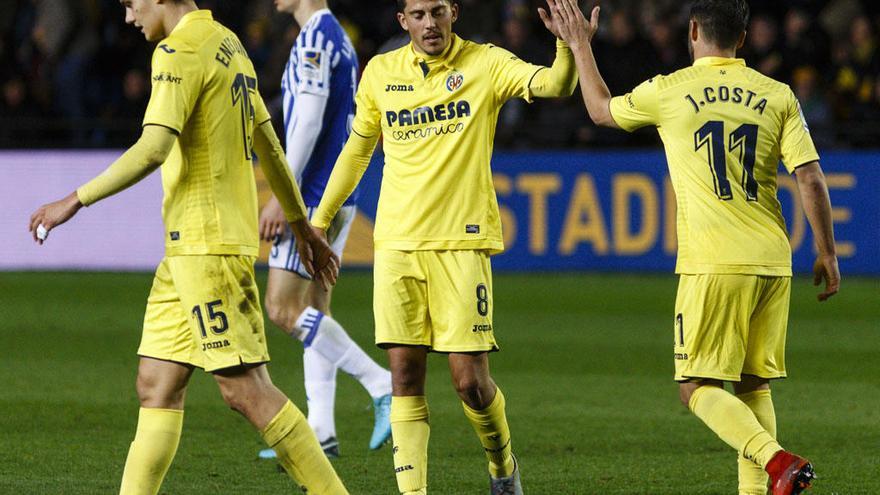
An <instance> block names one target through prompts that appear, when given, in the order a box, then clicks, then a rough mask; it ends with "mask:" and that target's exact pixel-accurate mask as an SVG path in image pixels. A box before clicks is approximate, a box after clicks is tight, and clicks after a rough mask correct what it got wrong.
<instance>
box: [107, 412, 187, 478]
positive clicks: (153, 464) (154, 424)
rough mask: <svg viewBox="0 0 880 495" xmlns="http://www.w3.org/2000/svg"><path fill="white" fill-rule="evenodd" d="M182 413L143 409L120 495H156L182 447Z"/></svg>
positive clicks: (127, 461)
mask: <svg viewBox="0 0 880 495" xmlns="http://www.w3.org/2000/svg"><path fill="white" fill-rule="evenodd" d="M182 429H183V411H180V410H177V409H150V408H144V407H142V408H141V409H140V413H139V414H138V426H137V432H136V433H135V435H134V441H133V442H131V447H130V448H129V449H128V458H127V459H126V460H125V471H123V473H122V486H121V487H120V489H119V493H120V495H155V494H156V493H158V492H159V487H160V486H162V480H163V479H164V478H165V473H167V472H168V467H169V466H171V461H172V460H173V459H174V454H175V453H176V452H177V445H178V444H179V443H180V431H181V430H182Z"/></svg>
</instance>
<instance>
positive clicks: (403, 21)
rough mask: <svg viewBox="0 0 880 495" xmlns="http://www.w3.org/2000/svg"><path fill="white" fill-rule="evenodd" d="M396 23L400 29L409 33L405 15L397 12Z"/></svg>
mask: <svg viewBox="0 0 880 495" xmlns="http://www.w3.org/2000/svg"><path fill="white" fill-rule="evenodd" d="M397 22H399V23H400V27H402V28H403V30H404V31H406V32H409V27H408V26H407V24H406V14H404V13H403V12H398V13H397Z"/></svg>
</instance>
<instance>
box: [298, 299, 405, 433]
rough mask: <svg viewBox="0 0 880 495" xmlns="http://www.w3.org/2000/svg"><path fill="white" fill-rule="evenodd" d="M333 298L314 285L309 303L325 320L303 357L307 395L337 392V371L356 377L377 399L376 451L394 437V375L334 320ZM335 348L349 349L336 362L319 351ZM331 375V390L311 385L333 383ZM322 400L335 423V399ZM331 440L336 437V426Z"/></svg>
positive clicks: (310, 420)
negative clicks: (325, 382)
mask: <svg viewBox="0 0 880 495" xmlns="http://www.w3.org/2000/svg"><path fill="white" fill-rule="evenodd" d="M332 295H333V290H332V289H330V290H324V289H323V288H322V287H321V286H320V285H318V284H316V283H312V284H311V286H310V287H309V294H308V301H309V303H310V306H311V307H313V308H316V309H317V310H318V311H320V312H321V313H323V314H324V317H323V318H321V325H319V326H318V329H317V332H316V335H315V338H314V339H313V340H312V345H310V346H308V347H306V348H305V353H304V354H303V366H304V368H305V377H306V393H311V392H312V391H314V392H315V393H318V394H324V393H325V392H324V390H331V391H335V385H336V382H335V373H336V369H337V367H338V368H339V369H342V370H343V371H344V372H346V373H348V374H349V375H351V376H352V377H354V378H355V379H356V380H357V381H358V382H359V383H360V384H361V385H362V386H363V387H364V389H365V390H366V391H367V393H368V394H370V397H371V398H372V399H373V432H372V434H371V435H370V443H369V448H370V449H371V450H375V449H378V448H380V447H381V446H382V445H383V444H384V443H385V441H386V440H388V438H389V437H390V436H391V422H390V413H391V372H389V371H388V370H386V369H385V368H383V367H381V366H379V364H377V363H376V361H374V360H373V358H371V357H370V356H369V355H368V354H367V353H366V352H365V351H364V350H363V349H362V348H361V347H360V346H359V345H358V344H357V343H355V342H354V341H353V340H352V339H351V338H350V337H349V336H348V333H347V332H346V331H345V330H344V329H343V328H342V327H341V326H340V325H339V324H338V323H337V322H336V320H334V319H333V318H332V316H331V314H330V300H331V297H332ZM331 345H332V346H333V347H344V348H345V352H344V353H343V354H342V356H341V357H340V358H339V359H338V360H337V361H335V362H333V361H331V360H330V359H328V358H327V357H325V355H324V354H322V353H320V352H319V351H318V349H323V348H324V347H325V346H331ZM331 373H332V374H333V378H332V379H333V388H330V387H329V383H328V386H327V387H324V388H323V389H322V388H321V387H320V385H311V384H310V381H311V380H312V379H313V378H314V379H315V381H320V380H325V381H327V382H329V381H330V375H331ZM319 398H320V399H326V400H327V402H328V404H321V405H319V407H321V408H324V409H326V410H329V411H330V413H331V421H332V411H333V399H334V397H333V396H330V397H329V398H328V397H326V395H319ZM311 400H312V399H311V395H310V396H309V423H310V424H311V423H312V419H311V417H312V412H311V407H312V406H311ZM316 431H317V430H316ZM331 436H332V437H335V436H336V430H335V425H334V429H333V434H332V435H331ZM320 438H321V437H320V436H319V439H320Z"/></svg>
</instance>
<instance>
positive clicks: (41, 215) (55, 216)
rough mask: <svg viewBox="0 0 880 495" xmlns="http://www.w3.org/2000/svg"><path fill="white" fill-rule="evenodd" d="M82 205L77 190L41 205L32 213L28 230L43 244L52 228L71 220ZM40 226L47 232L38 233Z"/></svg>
mask: <svg viewBox="0 0 880 495" xmlns="http://www.w3.org/2000/svg"><path fill="white" fill-rule="evenodd" d="M82 206H83V205H82V203H80V201H79V196H77V195H76V191H74V192H72V193H70V194H69V195H68V196H67V197H66V198H64V199H60V200H58V201H55V202H54V203H49V204H45V205H43V206H41V207H40V208H39V209H37V211H35V212H34V213H33V215H31V221H30V224H29V225H28V230H29V231H30V233H31V235H32V236H33V238H34V242H36V243H37V244H40V245H42V244H43V242H45V240H46V236H48V235H49V232H50V231H51V230H52V229H54V228H55V227H57V226H59V225H61V224H63V223H64V222H66V221H68V220H70V219H71V218H72V217H73V216H74V215H76V212H78V211H79V209H80V208H82ZM40 226H42V227H43V228H44V229H45V232H40V234H39V235H38V232H39V230H40Z"/></svg>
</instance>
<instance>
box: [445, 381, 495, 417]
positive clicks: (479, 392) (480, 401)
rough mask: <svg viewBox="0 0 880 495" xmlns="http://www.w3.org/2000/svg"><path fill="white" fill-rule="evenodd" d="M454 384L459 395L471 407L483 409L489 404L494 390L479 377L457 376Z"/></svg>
mask: <svg viewBox="0 0 880 495" xmlns="http://www.w3.org/2000/svg"><path fill="white" fill-rule="evenodd" d="M453 385H454V386H455V391H456V392H457V393H458V397H459V398H460V399H461V400H462V402H464V403H465V404H467V405H468V407H470V408H471V409H476V410H482V409H485V408H487V407H488V406H489V403H490V400H489V399H490V398H491V397H490V396H491V395H492V392H493V390H491V387H488V386H487V384H485V383H482V382H481V381H480V380H479V379H478V378H477V377H475V376H465V377H455V378H454V380H453Z"/></svg>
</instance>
